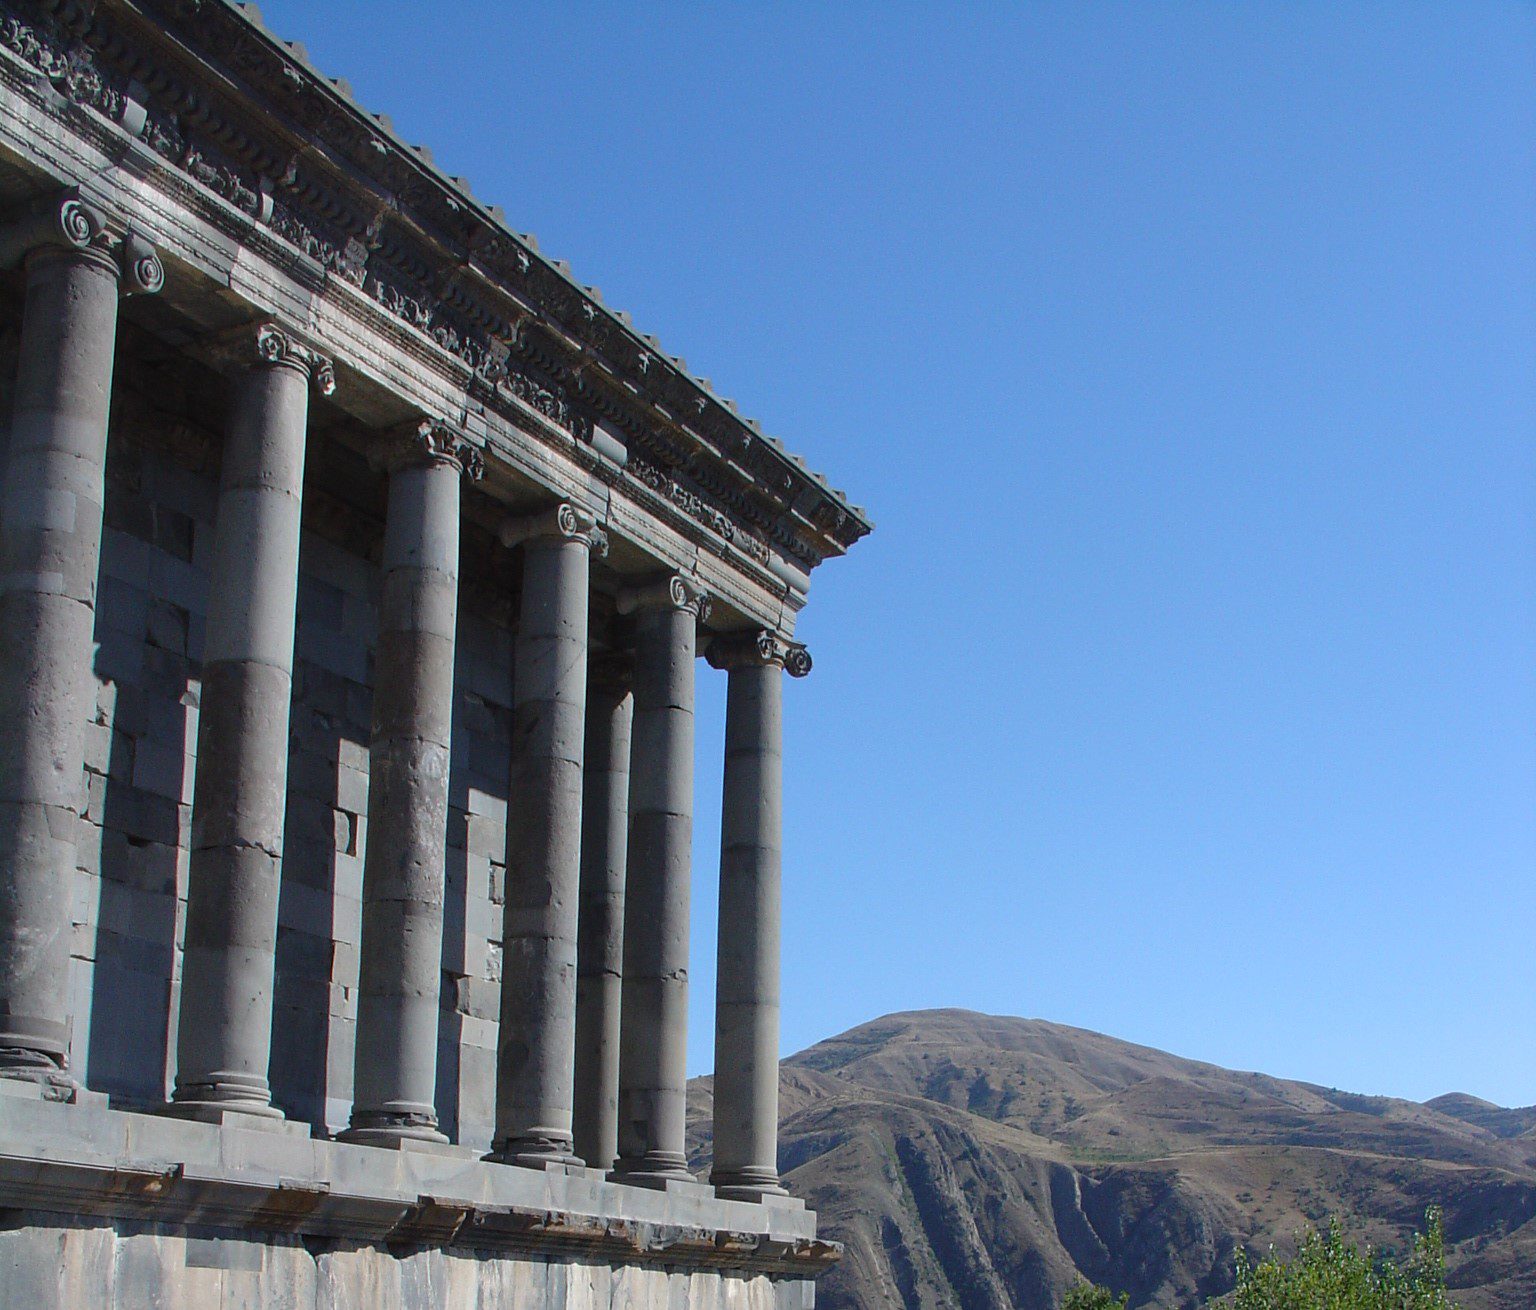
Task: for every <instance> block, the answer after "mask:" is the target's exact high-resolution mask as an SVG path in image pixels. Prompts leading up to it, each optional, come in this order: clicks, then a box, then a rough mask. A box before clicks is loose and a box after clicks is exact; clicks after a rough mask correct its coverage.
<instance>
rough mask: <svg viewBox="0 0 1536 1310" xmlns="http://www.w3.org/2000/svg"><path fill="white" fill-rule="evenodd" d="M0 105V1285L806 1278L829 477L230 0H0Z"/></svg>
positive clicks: (11, 1301)
mask: <svg viewBox="0 0 1536 1310" xmlns="http://www.w3.org/2000/svg"><path fill="white" fill-rule="evenodd" d="M0 101H3V106H0V389H3V390H5V391H6V392H7V394H5V395H3V396H0V415H3V418H0V422H6V423H8V424H9V426H8V427H7V428H5V429H4V430H3V431H0V476H3V490H4V498H3V513H0V549H3V557H4V558H3V565H0V1219H3V1222H0V1305H5V1306H17V1307H21V1306H26V1307H29V1308H30V1307H49V1308H53V1307H57V1308H58V1310H75V1308H76V1307H84V1306H91V1307H123V1308H124V1310H127V1308H128V1307H138V1306H148V1305H155V1306H164V1307H182V1306H186V1307H197V1308H198V1310H205V1308H206V1307H223V1308H224V1310H232V1308H233V1307H244V1306H282V1307H294V1308H295V1310H311V1308H312V1307H313V1308H314V1310H320V1307H335V1308H338V1310H339V1308H340V1307H352V1306H367V1307H369V1308H370V1310H373V1308H375V1307H377V1308H378V1310H428V1308H429V1307H430V1308H433V1310H435V1308H436V1307H445V1308H446V1307H460V1306H462V1307H466V1308H471V1307H472V1308H474V1310H511V1308H512V1307H517V1310H523V1308H524V1307H528V1308H538V1310H544V1308H545V1307H548V1308H549V1310H577V1308H578V1307H580V1308H581V1310H609V1308H610V1307H611V1308H612V1310H618V1308H619V1307H633V1308H634V1310H640V1308H641V1307H646V1308H649V1307H655V1308H656V1310H662V1308H663V1307H665V1308H666V1310H717V1308H718V1310H724V1308H725V1307H731V1308H732V1310H769V1308H772V1310H787V1308H788V1307H796V1308H799V1307H806V1306H810V1305H811V1304H812V1303H813V1300H814V1292H813V1281H812V1280H813V1279H814V1276H815V1275H816V1273H817V1272H818V1271H819V1270H820V1269H821V1268H823V1267H825V1265H826V1264H827V1263H828V1262H830V1261H831V1260H832V1259H834V1258H835V1257H836V1251H835V1249H834V1248H832V1247H831V1246H830V1245H829V1244H827V1243H825V1242H820V1241H818V1240H817V1238H816V1225H815V1216H814V1214H812V1213H811V1212H809V1211H807V1210H806V1209H805V1207H804V1205H803V1204H802V1203H801V1202H800V1201H798V1200H796V1199H795V1198H793V1197H790V1196H789V1195H787V1194H786V1193H785V1190H784V1188H783V1187H782V1186H781V1184H780V1180H779V1173H778V1168H777V1158H776V1156H777V1147H776V1130H777V1089H778V1081H777V1057H778V1038H779V1034H778V1021H779V1020H778V1005H779V959H778V956H779V938H780V877H781V871H780V844H781V843H780V827H781V804H780V795H781V759H782V742H781V720H782V713H783V703H784V698H785V696H786V694H788V695H789V696H790V697H791V700H792V699H793V692H792V686H793V684H787V683H786V675H787V676H788V677H790V678H799V677H802V676H804V675H805V674H806V673H808V672H809V670H810V667H811V661H810V657H809V655H808V654H807V652H806V649H805V647H804V646H803V645H801V644H799V643H798V642H797V641H796V640H795V622H796V617H797V615H798V613H799V611H800V609H801V608H802V606H803V605H804V603H805V600H806V593H807V589H808V584H809V578H810V574H811V572H812V570H813V569H814V568H815V567H816V565H818V564H819V563H821V562H822V561H823V560H824V559H826V558H828V557H829V556H833V555H839V554H841V553H843V552H844V551H845V550H846V549H847V548H848V547H849V546H851V545H852V544H853V543H854V542H855V541H857V540H858V539H859V538H860V537H861V536H863V535H864V534H865V533H867V532H868V531H869V527H870V525H869V522H868V520H867V519H866V518H865V517H864V515H863V513H862V511H861V510H859V509H857V508H855V507H853V506H850V505H849V504H848V502H847V501H846V500H845V499H844V497H843V496H842V495H840V494H839V493H838V492H836V491H834V490H832V489H831V488H829V487H828V485H827V484H826V482H825V481H824V480H823V479H822V478H820V477H818V476H817V475H816V474H814V473H811V472H808V471H807V469H806V467H805V465H804V464H803V463H802V462H801V461H800V460H798V459H797V458H795V457H793V456H791V455H789V454H787V453H786V452H785V450H784V449H783V447H782V446H781V445H780V444H779V443H778V442H777V441H775V440H772V439H771V438H768V437H765V436H764V435H763V434H762V433H761V432H760V431H759V430H758V428H757V426H756V425H755V424H753V423H751V422H749V421H747V420H745V419H743V418H742V417H741V416H740V415H739V414H738V413H737V410H736V407H735V405H734V404H733V403H732V402H731V401H729V400H726V399H723V398H722V397H721V396H720V395H719V394H718V393H717V392H716V391H715V390H714V389H713V388H712V387H711V385H710V384H709V383H708V382H707V381H705V380H703V379H700V378H697V377H694V376H692V375H690V373H689V372H688V371H687V369H686V367H685V365H684V363H683V361H681V360H679V359H675V358H672V357H669V356H668V355H667V354H665V353H664V352H663V351H662V349H661V348H660V346H659V345H658V343H657V342H656V341H655V340H654V339H652V338H650V337H648V336H645V335H642V334H641V333H640V332H639V331H637V330H636V328H635V327H634V326H633V325H632V324H631V322H630V320H629V319H628V317H627V316H626V315H624V314H622V313H617V312H615V311H613V310H611V309H609V308H608V307H607V306H605V305H604V303H603V301H602V299H601V297H600V295H599V293H598V292H597V291H596V289H595V288H592V287H585V286H582V285H580V284H579V283H577V282H576V281H574V280H573V279H572V277H571V276H570V273H569V270H568V269H567V268H566V266H565V265H563V264H561V263H559V262H557V261H552V260H550V259H547V258H546V257H545V256H543V255H541V254H540V253H539V251H538V249H537V246H536V244H535V242H534V241H533V239H532V238H531V237H529V236H526V235H519V234H518V233H516V232H515V231H513V230H512V229H511V228H509V227H508V226H507V224H506V222H505V221H504V219H503V217H502V215H501V214H500V212H499V211H498V210H496V209H495V208H493V207H487V206H486V205H484V204H482V203H481V202H480V201H478V200H476V199H475V198H474V196H473V195H471V194H470V192H469V191H468V189H467V188H466V186H465V185H464V183H463V182H461V181H460V180H458V179H455V178H450V177H447V176H445V175H444V174H442V173H441V172H440V171H438V170H437V169H436V168H435V167H434V166H433V163H432V160H431V157H430V155H429V154H428V153H427V152H426V151H425V150H422V149H420V148H413V147H410V146H407V145H405V144H404V143H403V142H401V140H400V139H399V138H398V137H397V136H396V135H395V133H394V132H393V130H392V128H391V126H390V124H389V122H388V120H387V119H384V118H382V117H380V116H377V115H374V114H370V113H368V112H366V111H364V110H363V109H362V108H360V107H359V106H358V105H357V104H356V102H355V101H354V100H353V99H352V97H351V94H350V92H349V90H348V88H347V87H346V85H345V84H344V83H341V82H338V81H333V80H330V79H328V78H325V77H323V76H321V75H320V74H319V73H318V72H317V71H316V70H315V69H314V68H313V67H312V66H311V64H310V63H309V62H308V59H307V57H306V56H305V54H304V52H303V50H302V49H301V48H299V47H297V46H293V45H288V44H285V43H284V42H282V41H280V40H278V39H277V38H275V37H274V36H273V35H272V34H271V33H270V32H268V31H267V30H266V29H265V28H264V27H263V25H262V23H261V21H260V19H259V17H258V15H257V14H256V13H255V11H254V9H252V8H249V7H241V6H238V5H234V4H231V3H227V0H0ZM714 670H720V671H722V672H719V673H716V672H714ZM698 694H712V695H724V697H725V699H726V746H725V758H724V759H723V760H722V761H720V770H719V773H718V774H716V775H713V776H706V777H702V778H700V779H698V780H697V781H696V780H695V778H694V741H693V722H694V706H695V697H696V695H698ZM696 785H697V786H706V787H715V786H721V785H723V809H722V814H723V817H722V835H721V847H720V852H719V862H718V866H716V863H715V860H714V852H713V851H710V852H702V851H701V852H695V851H694V850H692V849H691V846H692V829H693V810H694V803H695V788H696ZM717 867H718V877H719V905H720V919H719V955H718V977H717V995H718V1000H717V1012H716V1023H715V1052H716V1057H715V1059H716V1063H715V1078H714V1083H713V1089H712V1091H713V1134H712V1136H713V1156H712V1161H713V1163H712V1168H711V1169H710V1170H709V1172H708V1173H707V1174H706V1175H704V1176H696V1175H695V1174H694V1173H692V1172H691V1171H690V1169H689V1162H688V1155H687V1145H686V1141H685V1060H686V1048H687V1040H688V1033H687V1012H688V962H689V941H688V939H689V905H690V889H691V884H692V881H693V879H694V877H695V876H699V877H706V876H707V877H711V878H713V877H715V876H716V870H717Z"/></svg>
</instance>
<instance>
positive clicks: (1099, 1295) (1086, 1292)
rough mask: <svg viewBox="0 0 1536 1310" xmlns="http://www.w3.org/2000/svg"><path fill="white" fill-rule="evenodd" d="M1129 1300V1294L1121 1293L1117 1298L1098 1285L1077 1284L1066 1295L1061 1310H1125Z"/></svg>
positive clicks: (1107, 1289)
mask: <svg viewBox="0 0 1536 1310" xmlns="http://www.w3.org/2000/svg"><path fill="white" fill-rule="evenodd" d="M1130 1299H1131V1294H1130V1293H1129V1292H1121V1293H1120V1295H1119V1296H1118V1297H1117V1296H1116V1295H1115V1294H1114V1293H1113V1292H1111V1291H1110V1290H1109V1288H1107V1287H1101V1286H1100V1285H1099V1284H1098V1283H1079V1284H1078V1285H1077V1286H1076V1287H1074V1288H1072V1290H1071V1291H1069V1292H1068V1293H1067V1296H1066V1300H1064V1301H1063V1302H1062V1303H1061V1310H1125V1308H1126V1306H1127V1305H1128V1304H1129V1302H1130Z"/></svg>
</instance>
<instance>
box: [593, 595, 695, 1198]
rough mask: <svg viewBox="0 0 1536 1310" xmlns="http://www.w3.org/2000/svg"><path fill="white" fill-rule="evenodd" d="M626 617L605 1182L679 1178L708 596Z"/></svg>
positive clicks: (652, 601) (659, 603) (638, 601)
mask: <svg viewBox="0 0 1536 1310" xmlns="http://www.w3.org/2000/svg"><path fill="white" fill-rule="evenodd" d="M619 608H620V611H621V612H625V613H628V612H633V613H634V614H635V616H636V617H635V709H634V740H633V747H632V753H631V762H630V779H629V812H630V820H629V869H628V880H627V885H626V888H625V897H624V987H623V1003H622V1011H623V1013H622V1018H621V1020H620V1035H619V1161H618V1164H617V1165H616V1166H615V1167H614V1176H615V1177H616V1178H619V1179H622V1180H623V1181H625V1182H631V1183H640V1184H643V1185H650V1186H662V1185H664V1184H665V1182H666V1180H667V1179H669V1178H687V1177H688V1176H689V1174H688V1159H687V1156H686V1154H685V1141H684V1135H685V1131H686V1116H687V1088H686V1084H687V1073H688V1071H687V1050H688V896H689V878H690V872H691V871H690V864H689V861H690V858H691V852H692V842H693V664H694V648H695V641H696V631H697V625H698V623H699V621H700V620H702V619H703V617H704V616H705V614H706V613H707V612H708V608H709V601H708V597H707V596H706V595H705V594H704V593H703V592H702V591H701V590H700V589H699V588H698V587H697V586H696V585H695V584H694V583H692V582H690V581H689V580H688V579H686V578H682V577H672V578H668V579H666V580H664V581H662V582H660V583H657V584H654V585H652V586H650V587H646V588H643V589H641V590H638V591H634V592H630V593H628V594H626V595H625V596H622V597H621V598H620V602H619Z"/></svg>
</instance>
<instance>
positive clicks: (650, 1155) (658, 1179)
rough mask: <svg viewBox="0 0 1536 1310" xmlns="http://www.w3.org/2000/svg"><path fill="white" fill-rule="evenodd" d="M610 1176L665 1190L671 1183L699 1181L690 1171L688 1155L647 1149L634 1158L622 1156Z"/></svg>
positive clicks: (621, 1181)
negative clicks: (627, 1158) (629, 1158)
mask: <svg viewBox="0 0 1536 1310" xmlns="http://www.w3.org/2000/svg"><path fill="white" fill-rule="evenodd" d="M608 1177H609V1178H611V1179H612V1180H613V1181H614V1182H616V1183H624V1184H626V1185H628V1186H630V1187H653V1188H656V1189H658V1190H664V1189H665V1188H666V1187H667V1185H668V1184H669V1183H693V1184H695V1185H697V1184H698V1181H699V1180H698V1179H697V1178H695V1177H694V1176H693V1175H692V1174H691V1173H689V1172H688V1158H687V1156H685V1155H682V1154H680V1153H678V1152H676V1151H647V1152H646V1153H645V1154H644V1155H643V1156H640V1157H639V1158H638V1159H633V1160H626V1159H625V1158H623V1157H622V1156H621V1157H620V1158H619V1162H618V1163H617V1164H616V1165H614V1166H613V1171H612V1172H611V1173H610V1174H609V1175H608Z"/></svg>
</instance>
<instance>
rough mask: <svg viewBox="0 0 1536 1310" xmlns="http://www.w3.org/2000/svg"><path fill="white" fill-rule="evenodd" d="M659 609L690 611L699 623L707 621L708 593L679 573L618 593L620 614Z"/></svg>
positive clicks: (627, 588)
mask: <svg viewBox="0 0 1536 1310" xmlns="http://www.w3.org/2000/svg"><path fill="white" fill-rule="evenodd" d="M659 609H677V610H690V611H692V613H693V614H694V616H695V617H696V618H697V619H698V620H699V622H700V623H702V622H703V621H704V620H705V619H707V618H708V617H709V593H708V592H707V591H705V590H704V588H703V587H701V586H699V584H698V583H697V582H695V581H694V580H693V579H692V578H685V577H684V576H683V575H682V574H681V573H674V574H672V575H670V576H669V577H665V578H658V579H656V580H655V581H654V582H647V583H642V584H641V585H640V586H637V587H626V588H625V589H624V590H623V591H621V592H620V593H619V613H620V614H634V613H637V612H639V611H640V610H659Z"/></svg>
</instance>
